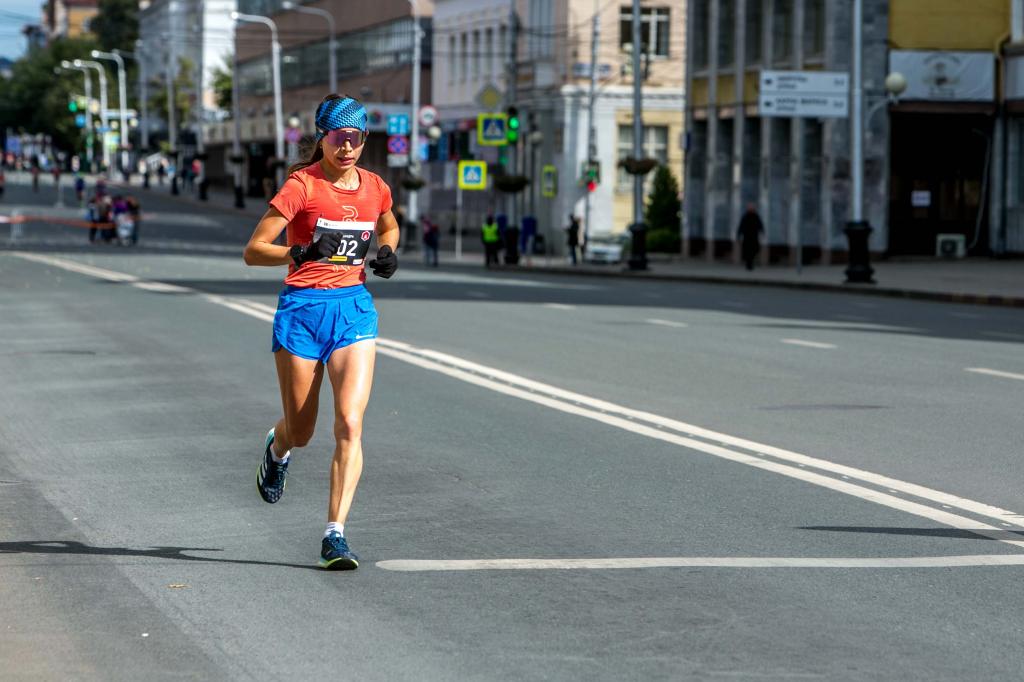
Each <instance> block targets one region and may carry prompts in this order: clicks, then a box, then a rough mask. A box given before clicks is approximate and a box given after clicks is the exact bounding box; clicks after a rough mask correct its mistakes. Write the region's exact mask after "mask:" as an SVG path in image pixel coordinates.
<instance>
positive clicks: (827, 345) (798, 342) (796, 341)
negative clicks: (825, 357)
mask: <svg viewBox="0 0 1024 682" xmlns="http://www.w3.org/2000/svg"><path fill="white" fill-rule="evenodd" d="M780 340H781V341H782V343H788V344H789V345H791V346H804V347H806V348H836V347H837V346H836V345H835V344H833V343H821V342H820V341H805V340H803V339H780Z"/></svg>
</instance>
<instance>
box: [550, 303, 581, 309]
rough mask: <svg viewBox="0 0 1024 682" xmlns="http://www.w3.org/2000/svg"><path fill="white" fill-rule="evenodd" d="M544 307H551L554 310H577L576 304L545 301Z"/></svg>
mask: <svg viewBox="0 0 1024 682" xmlns="http://www.w3.org/2000/svg"><path fill="white" fill-rule="evenodd" d="M544 307H545V308H551V309H552V310H576V306H574V305H568V304H566V303H545V304H544Z"/></svg>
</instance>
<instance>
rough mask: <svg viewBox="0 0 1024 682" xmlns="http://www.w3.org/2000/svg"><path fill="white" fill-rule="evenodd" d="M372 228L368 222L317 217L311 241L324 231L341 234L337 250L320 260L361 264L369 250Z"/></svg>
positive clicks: (341, 263)
mask: <svg viewBox="0 0 1024 682" xmlns="http://www.w3.org/2000/svg"><path fill="white" fill-rule="evenodd" d="M373 228H374V224H373V223H370V222H355V221H350V220H328V219H327V218H323V217H321V218H317V221H316V230H314V232H313V241H316V240H317V239H319V238H320V236H321V235H322V234H324V233H326V232H336V233H338V234H340V235H341V245H340V246H339V247H338V250H337V252H335V254H334V255H333V256H331V257H330V258H321V259H320V262H322V263H335V264H336V265H362V264H363V261H364V260H365V259H366V253H367V251H369V250H370V238H371V237H373Z"/></svg>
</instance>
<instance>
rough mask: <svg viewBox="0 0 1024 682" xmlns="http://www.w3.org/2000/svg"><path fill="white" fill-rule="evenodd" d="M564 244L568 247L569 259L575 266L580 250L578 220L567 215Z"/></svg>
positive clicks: (573, 216) (571, 215)
mask: <svg viewBox="0 0 1024 682" xmlns="http://www.w3.org/2000/svg"><path fill="white" fill-rule="evenodd" d="M565 244H566V246H567V247H568V251H569V259H570V260H571V261H572V264H573V265H576V262H577V257H578V255H579V254H578V253H577V252H578V251H579V250H580V219H579V218H577V217H576V216H575V215H573V214H572V213H570V214H569V224H568V225H567V226H566V228H565Z"/></svg>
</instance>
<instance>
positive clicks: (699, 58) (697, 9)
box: [690, 0, 709, 69]
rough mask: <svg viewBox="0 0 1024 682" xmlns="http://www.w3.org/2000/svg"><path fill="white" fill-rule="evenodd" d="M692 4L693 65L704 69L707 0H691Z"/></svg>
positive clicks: (705, 63) (706, 40) (705, 66)
mask: <svg viewBox="0 0 1024 682" xmlns="http://www.w3.org/2000/svg"><path fill="white" fill-rule="evenodd" d="M691 3H692V5H693V32H692V33H691V34H690V35H691V37H692V39H693V67H694V68H695V69H705V68H707V66H708V18H709V17H708V3H707V0H691Z"/></svg>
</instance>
